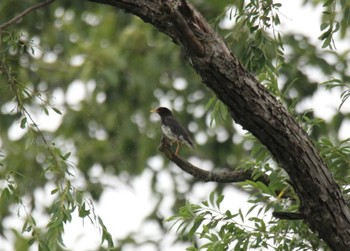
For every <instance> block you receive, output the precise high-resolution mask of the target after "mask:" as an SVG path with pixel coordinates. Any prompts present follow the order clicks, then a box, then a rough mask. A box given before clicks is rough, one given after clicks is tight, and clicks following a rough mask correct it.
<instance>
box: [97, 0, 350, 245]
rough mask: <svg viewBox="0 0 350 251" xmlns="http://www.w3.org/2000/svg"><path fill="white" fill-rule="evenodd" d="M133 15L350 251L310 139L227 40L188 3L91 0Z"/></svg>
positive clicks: (343, 210)
mask: <svg viewBox="0 0 350 251" xmlns="http://www.w3.org/2000/svg"><path fill="white" fill-rule="evenodd" d="M90 1H92V2H97V3H104V4H109V5H112V6H115V7H117V8H120V9H123V10H124V11H126V12H130V13H132V14H134V15H136V16H138V17H140V18H141V19H143V20H144V21H145V22H147V23H150V24H152V25H153V26H154V27H156V28H157V29H158V30H159V31H161V32H163V33H165V34H167V35H168V36H169V37H171V38H172V39H173V41H174V42H175V43H176V44H178V45H179V46H180V48H181V49H182V51H183V52H184V54H185V55H186V56H187V58H188V61H189V63H190V64H191V66H192V67H193V68H194V69H195V70H196V71H197V73H198V74H199V75H200V76H201V78H202V81H203V83H204V84H205V85H206V86H207V87H209V88H210V89H211V90H212V91H213V92H214V93H215V94H216V95H217V97H218V98H219V99H220V100H221V101H222V102H223V103H224V104H226V106H227V107H228V109H229V111H230V114H231V116H232V118H233V119H234V120H235V122H237V123H239V124H241V125H242V126H243V128H244V129H246V130H248V131H250V132H251V133H252V134H253V135H254V136H255V137H257V138H258V139H259V140H260V141H261V142H262V143H263V144H264V145H265V146H266V147H267V148H268V149H269V151H270V152H271V154H272V155H273V157H274V158H275V160H276V161H277V162H278V164H279V165H280V166H281V167H282V168H283V169H284V170H285V171H286V172H287V173H288V175H289V177H290V182H291V184H292V185H293V187H294V189H295V190H296V192H297V194H298V196H299V198H300V201H301V204H302V207H301V208H300V213H301V214H303V215H305V221H306V223H307V224H308V225H309V227H310V229H311V230H313V231H314V232H317V233H318V234H319V236H320V237H321V238H322V239H323V240H324V241H325V242H326V243H327V244H328V245H329V247H330V248H331V249H333V250H337V251H348V250H350V210H349V207H348V206H347V204H346V203H345V200H344V198H343V197H342V195H341V192H340V189H339V187H338V185H337V183H336V182H335V181H334V179H333V177H332V174H331V173H330V171H329V170H328V168H327V166H326V164H325V162H324V161H323V160H322V158H321V157H320V155H319V153H318V151H317V150H316V148H315V146H314V144H313V143H312V141H311V140H310V138H309V136H308V135H307V133H306V132H305V131H304V130H303V129H302V128H301V127H300V126H299V125H298V123H297V122H296V121H295V120H294V118H293V117H292V116H291V115H289V114H288V112H287V110H286V109H285V108H284V107H283V106H282V104H281V103H280V102H278V101H277V100H276V98H275V97H274V96H272V95H271V94H270V93H269V92H268V91H267V90H266V89H265V88H264V87H263V86H262V85H261V84H260V83H259V82H258V81H257V80H256V78H255V77H254V76H253V75H252V74H250V73H249V72H248V71H247V70H246V69H244V67H243V66H242V65H241V64H240V62H239V61H238V60H237V58H236V57H235V56H234V55H233V54H232V52H231V51H230V50H229V49H228V47H227V46H226V44H225V43H224V41H223V39H222V38H221V37H220V36H219V35H218V34H217V33H216V32H215V31H214V30H213V29H212V27H211V26H210V25H209V24H208V22H207V21H206V20H205V19H204V18H203V17H202V15H201V14H200V13H199V12H198V11H197V10H196V9H195V8H194V7H193V6H192V5H191V4H189V3H187V2H186V1H185V0H167V1H162V0H139V1H137V0H120V1H118V0H90Z"/></svg>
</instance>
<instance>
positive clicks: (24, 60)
mask: <svg viewBox="0 0 350 251" xmlns="http://www.w3.org/2000/svg"><path fill="white" fill-rule="evenodd" d="M305 2H308V3H309V2H313V3H314V4H320V3H321V4H323V9H324V12H323V13H322V22H321V24H320V30H321V34H320V36H319V38H320V40H321V42H322V45H321V46H317V45H314V44H313V43H311V42H310V39H309V38H307V37H305V36H303V35H300V34H296V33H293V34H288V33H283V32H280V29H279V25H280V23H281V19H280V16H281V13H280V8H281V4H280V3H278V2H274V1H271V0H264V1H256V0H251V1H220V3H218V2H217V1H205V2H203V1H193V3H194V4H195V5H196V7H198V8H199V9H200V10H201V12H202V13H203V14H204V16H206V17H207V18H208V19H209V20H214V21H213V25H214V26H215V28H216V29H217V31H218V32H219V33H220V34H221V35H223V36H224V37H225V38H226V40H227V43H228V44H229V45H230V46H231V49H232V50H233V51H234V53H235V54H236V55H237V56H238V57H239V59H240V61H241V62H242V63H243V64H244V65H245V66H246V67H247V68H248V69H249V70H250V71H252V72H254V73H255V75H256V76H257V78H258V79H259V81H261V82H262V83H263V84H264V85H265V86H266V87H267V88H268V89H269V91H270V92H271V93H273V94H274V95H275V96H276V97H277V98H278V99H280V100H281V102H283V104H284V105H285V106H286V107H287V108H288V110H289V111H290V112H291V114H293V115H294V116H295V118H296V119H297V120H298V121H299V122H300V123H301V124H302V126H303V127H304V128H305V130H306V131H307V133H308V134H309V135H310V136H311V137H312V138H313V140H314V141H315V143H317V146H318V148H319V150H320V152H321V154H322V156H323V157H324V159H325V161H326V162H327V163H328V166H329V168H330V169H331V170H332V172H333V174H334V177H335V178H336V179H337V181H338V182H339V184H340V186H341V187H342V191H343V193H344V195H346V196H348V192H349V187H348V184H349V171H348V168H347V166H348V164H349V157H348V156H349V140H347V139H346V140H344V139H342V138H340V135H339V131H340V129H341V128H342V127H344V125H346V121H348V119H349V114H348V112H347V111H346V110H345V109H344V110H342V112H341V111H340V110H337V111H335V114H334V115H333V116H332V117H331V118H329V119H322V118H318V117H317V116H316V115H315V113H314V111H313V110H312V109H311V110H310V109H309V108H308V107H307V108H305V105H304V104H305V102H306V101H308V100H310V98H311V97H313V96H314V95H315V93H318V92H319V91H320V90H322V88H324V86H325V87H326V88H328V89H327V90H328V91H330V90H332V91H339V93H342V96H341V101H340V107H339V109H340V108H342V109H343V108H344V106H345V105H346V100H347V98H348V96H349V87H348V83H349V82H350V77H349V74H348V71H347V69H348V68H349V67H348V57H349V51H344V52H338V51H330V50H328V49H335V48H336V43H335V42H334V40H335V36H336V35H337V34H340V36H341V37H342V38H346V37H347V35H348V27H349V25H348V24H349V16H350V15H349V12H350V6H349V3H348V1H345V0H339V1H337V0H330V1H319V0H314V1H305ZM34 3H35V1H27V2H26V3H25V4H23V3H14V2H13V1H8V0H3V1H1V2H0V9H2V10H5V11H3V13H2V14H3V15H2V16H1V17H0V23H4V22H5V21H7V20H9V19H10V18H12V17H13V16H14V15H15V14H16V13H17V12H18V10H22V9H23V8H25V7H28V6H31V4H34ZM22 5H23V6H22ZM226 19H234V20H235V24H234V25H232V27H223V26H221V23H222V22H223V21H224V20H226ZM140 41H141V42H140ZM319 47H321V48H319ZM327 48H328V49H327ZM309 69H313V70H315V69H316V70H317V75H320V76H322V77H324V79H322V80H318V79H317V80H315V78H316V77H314V75H315V74H314V73H313V72H312V71H310V70H309ZM0 82H1V83H2V84H1V85H0V95H1V99H0V129H1V130H0V147H1V148H0V177H1V182H0V192H1V196H0V204H1V205H2V206H1V209H0V236H2V237H3V238H5V239H11V238H8V236H9V235H11V234H9V233H14V238H13V240H12V243H16V244H15V245H16V249H17V250H27V249H28V248H29V246H35V245H36V246H38V247H39V249H40V250H63V249H67V248H66V247H65V243H64V230H65V226H66V225H67V224H69V223H70V222H71V221H72V217H74V216H73V215H74V213H76V214H77V215H78V217H80V218H81V219H85V220H86V221H88V222H92V224H94V225H96V226H97V227H98V228H99V229H100V232H101V245H100V247H99V248H100V249H101V250H104V249H111V248H112V247H113V246H114V247H115V248H116V249H121V248H122V247H123V244H125V243H127V244H129V245H131V246H132V247H134V248H136V247H137V246H141V247H142V245H143V244H144V243H147V242H151V241H147V240H146V241H145V242H142V241H138V240H139V239H142V238H140V236H141V234H140V233H127V234H126V236H125V237H124V238H117V237H115V236H113V235H112V234H111V233H110V232H109V231H108V227H107V225H108V223H109V222H108V221H109V219H107V221H106V219H104V221H103V220H102V217H101V216H99V215H98V214H97V213H95V209H94V204H95V203H97V202H98V201H99V199H100V197H101V195H102V194H103V191H104V189H105V188H106V187H107V186H106V185H105V183H104V181H103V180H102V176H101V177H95V176H93V175H92V173H94V170H96V169H98V168H101V170H102V172H103V174H106V175H108V176H114V177H115V176H117V177H120V178H121V179H122V180H123V181H124V182H125V183H131V182H132V181H133V180H135V178H136V177H138V176H139V175H142V174H143V173H145V172H146V171H148V172H150V173H151V175H152V182H151V184H150V186H151V187H150V188H145V189H151V190H152V192H153V194H154V197H155V198H156V200H157V203H156V205H154V208H153V210H152V212H151V213H150V214H149V216H148V218H147V221H152V222H155V223H156V224H157V226H158V228H159V229H160V230H161V231H160V232H161V233H162V234H164V235H166V234H167V233H168V228H167V227H168V225H167V224H163V221H162V220H163V218H168V222H171V223H172V224H174V226H173V227H174V228H176V229H177V232H178V233H179V236H181V238H182V241H184V242H185V243H188V241H190V242H191V244H192V245H191V247H189V248H188V250H227V249H230V250H251V249H264V248H266V249H267V248H269V249H274V250H318V249H320V248H324V249H325V250H326V247H325V246H324V243H323V242H321V241H320V240H319V239H318V238H317V236H315V235H314V234H313V233H311V232H310V230H309V229H308V228H307V226H306V225H305V224H304V223H303V222H302V221H287V220H277V219H275V218H273V217H272V216H271V212H272V211H273V210H283V211H287V212H296V211H297V210H298V207H299V201H298V198H297V197H296V195H295V193H294V191H293V189H292V188H291V187H290V185H289V183H288V177H287V176H286V174H285V173H284V172H283V170H282V169H280V168H279V167H278V166H277V165H276V163H275V162H274V161H273V160H272V159H271V157H270V155H269V153H268V151H267V150H266V148H265V147H263V146H262V145H261V144H260V143H259V142H257V141H256V139H255V138H254V137H253V136H252V135H249V134H247V133H245V132H243V133H242V131H241V130H240V129H238V127H237V126H236V125H234V126H232V121H230V120H229V119H228V118H229V116H228V113H227V110H226V108H225V107H224V105H223V104H222V103H221V102H220V101H218V100H217V99H216V98H215V97H212V94H211V93H209V91H208V90H207V89H205V88H203V87H202V85H201V84H200V79H199V78H198V76H197V75H196V74H195V72H193V71H192V70H191V69H190V67H189V66H188V65H187V64H186V63H185V61H184V59H183V57H182V55H181V54H180V52H179V51H178V48H176V46H175V45H173V44H171V43H170V42H169V40H168V38H167V37H165V36H164V35H162V34H159V32H158V31H156V30H154V29H153V28H152V27H150V26H149V25H147V24H144V23H143V22H142V21H141V20H140V19H138V18H136V17H132V16H130V15H128V14H125V13H123V12H121V11H117V10H114V9H112V8H109V7H107V6H100V5H96V4H92V3H86V2H84V3H83V4H82V3H81V2H76V3H73V2H71V1H60V2H55V3H54V4H52V5H50V6H49V7H47V8H45V9H41V10H37V11H35V12H32V13H31V14H30V15H28V16H26V17H25V18H23V20H21V22H19V23H17V24H14V25H13V26H11V27H9V28H7V29H5V30H2V33H1V55H0ZM319 82H323V84H319ZM160 104H162V105H166V106H169V107H170V108H172V109H173V110H174V111H175V113H176V115H177V117H178V118H179V119H180V120H181V121H184V122H188V125H189V126H188V127H189V129H190V131H191V133H192V134H193V136H194V138H196V139H198V141H199V142H198V146H197V148H196V152H187V151H186V150H184V152H183V155H184V156H185V157H193V156H199V158H200V159H201V161H202V162H203V163H210V166H218V167H219V168H221V167H227V168H229V169H236V168H238V169H239V168H241V169H245V170H248V169H252V168H254V175H253V178H254V180H253V181H246V182H242V183H241V184H240V189H241V190H244V191H246V192H247V193H249V194H250V198H249V205H250V207H249V209H248V210H246V211H244V210H243V209H238V211H232V210H231V209H230V208H227V209H223V206H222V205H223V204H225V203H227V201H233V202H235V201H234V198H227V197H225V196H224V191H225V189H224V187H223V186H222V185H217V186H216V188H215V192H212V193H211V194H210V195H209V199H208V200H206V201H204V202H202V203H201V204H198V205H197V204H194V203H191V202H189V201H188V194H190V192H191V191H192V190H194V188H195V187H197V186H202V184H201V183H198V182H196V181H194V180H193V179H191V178H186V177H185V178H184V175H183V173H181V172H178V171H174V169H173V166H172V165H171V164H169V163H167V162H165V161H163V162H162V164H161V166H160V167H159V168H156V167H154V166H152V165H150V164H146V163H150V162H149V160H150V159H151V158H154V157H158V158H161V157H160V156H158V152H157V145H158V140H159V139H160V130H159V125H158V124H157V123H158V122H159V121H157V122H156V123H154V122H155V121H153V117H151V116H150V115H149V110H150V109H151V108H153V107H155V106H158V105H160ZM48 120H49V121H50V126H46V127H45V126H44V125H43V124H44V122H43V121H48ZM193 158H194V157H193ZM164 175H168V176H167V177H169V184H167V185H169V186H171V185H170V184H173V187H172V188H171V189H170V188H169V189H166V191H165V190H164V189H163V188H162V186H160V185H159V184H162V179H163V176H164ZM264 175H268V177H269V181H270V182H269V184H264V183H262V182H261V181H259V177H262V176H264ZM39 190H49V191H50V196H49V198H45V200H47V202H48V204H47V206H43V205H40V203H39V202H38V198H37V197H36V196H35V192H37V191H39ZM206 197H207V196H206ZM169 198H172V199H171V200H172V202H171V203H170V204H171V205H170V206H169V207H170V208H166V209H164V207H165V206H164V205H163V204H166V202H167V201H169ZM186 201H187V202H186ZM233 202H232V203H233ZM111 203H112V202H111ZM114 203H119V204H122V203H124V202H123V201H117V202H114ZM14 209H15V210H14ZM169 210H170V212H173V213H174V216H171V217H170V218H169V214H164V213H163V212H164V211H166V212H169ZM36 211H41V212H42V214H43V215H45V216H47V222H46V224H44V225H40V224H39V223H38V218H36V216H35V213H34V212H36ZM176 212H178V213H176ZM17 215H18V216H17ZM11 217H17V218H19V219H21V222H22V226H21V228H19V229H11V230H10V229H8V226H7V225H6V224H5V220H6V219H8V218H11ZM128 217H132V216H129V215H128ZM143 237H144V236H143ZM144 238H145V237H144ZM159 238H160V239H162V238H163V236H161V237H159ZM148 244H149V243H148ZM160 245H161V244H159V242H157V241H155V242H154V243H152V246H153V247H154V249H157V248H158V249H161V246H160Z"/></svg>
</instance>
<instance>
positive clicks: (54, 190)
mask: <svg viewBox="0 0 350 251" xmlns="http://www.w3.org/2000/svg"><path fill="white" fill-rule="evenodd" d="M58 191H59V189H58V188H55V189H53V190H51V194H55V193H57V192H58Z"/></svg>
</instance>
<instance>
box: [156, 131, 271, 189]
mask: <svg viewBox="0 0 350 251" xmlns="http://www.w3.org/2000/svg"><path fill="white" fill-rule="evenodd" d="M159 151H161V152H163V153H164V155H165V156H166V157H167V158H168V159H169V160H170V161H172V162H174V163H175V164H176V165H177V166H178V167H180V168H181V169H182V170H183V171H185V172H186V173H188V174H190V175H192V176H193V177H195V178H197V179H199V180H201V181H206V182H210V181H214V182H218V183H237V182H242V181H246V180H254V179H253V178H252V176H253V172H252V171H251V170H235V171H220V172H211V171H205V170H203V169H201V168H199V167H196V166H194V165H192V164H191V163H189V162H187V161H185V160H183V159H182V158H180V157H179V156H178V155H175V153H173V152H172V150H171V145H170V144H169V142H168V140H167V139H166V138H165V137H164V136H163V137H162V140H161V144H160V146H159ZM255 181H260V182H262V183H264V184H265V185H268V184H269V180H268V177H265V176H262V177H259V178H257V179H256V180H255Z"/></svg>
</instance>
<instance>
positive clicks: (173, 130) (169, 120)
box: [151, 107, 194, 155]
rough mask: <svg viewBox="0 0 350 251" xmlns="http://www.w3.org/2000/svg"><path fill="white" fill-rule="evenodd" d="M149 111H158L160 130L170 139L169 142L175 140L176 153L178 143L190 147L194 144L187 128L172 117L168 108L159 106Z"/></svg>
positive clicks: (176, 152)
mask: <svg viewBox="0 0 350 251" xmlns="http://www.w3.org/2000/svg"><path fill="white" fill-rule="evenodd" d="M151 112H155V113H158V114H159V116H160V118H161V120H162V131H163V133H164V135H165V136H166V137H167V138H168V139H169V140H170V141H171V143H174V142H176V151H175V154H176V155H177V154H178V152H179V148H180V144H179V143H185V144H186V145H188V146H189V147H191V148H194V144H193V141H192V139H191V138H190V135H189V134H188V132H187V130H186V129H185V128H183V127H182V126H181V125H180V123H179V122H178V121H177V120H176V119H175V118H174V117H173V114H172V113H171V111H170V110H169V109H168V108H165V107H159V108H157V109H153V110H151Z"/></svg>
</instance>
